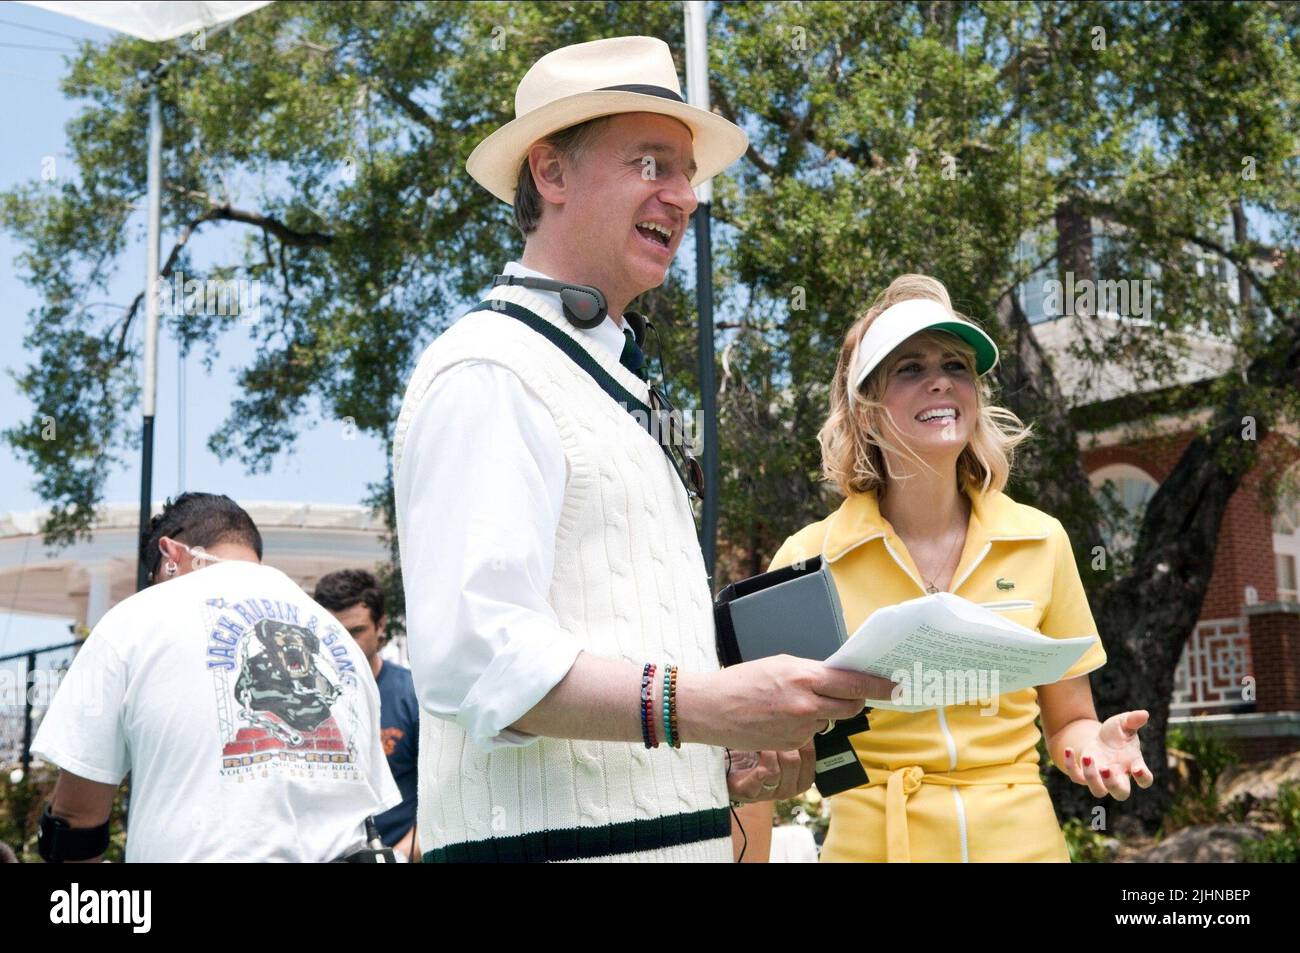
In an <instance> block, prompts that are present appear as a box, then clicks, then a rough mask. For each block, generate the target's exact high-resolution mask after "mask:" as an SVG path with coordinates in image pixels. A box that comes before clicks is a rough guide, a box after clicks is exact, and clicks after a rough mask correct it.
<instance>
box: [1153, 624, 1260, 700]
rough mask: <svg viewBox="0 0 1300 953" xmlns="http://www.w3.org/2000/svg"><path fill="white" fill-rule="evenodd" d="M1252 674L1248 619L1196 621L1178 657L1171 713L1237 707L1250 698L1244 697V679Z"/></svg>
mask: <svg viewBox="0 0 1300 953" xmlns="http://www.w3.org/2000/svg"><path fill="white" fill-rule="evenodd" d="M1251 674H1253V673H1252V672H1251V659H1250V632H1249V630H1248V629H1247V628H1246V620H1245V619H1244V618H1240V619H1207V620H1204V621H1202V622H1200V623H1198V624H1197V626H1196V630H1195V631H1194V632H1193V633H1192V637H1191V638H1190V639H1188V640H1187V644H1186V645H1185V646H1184V647H1183V654H1182V657H1181V658H1179V660H1178V668H1177V669H1175V671H1174V695H1173V698H1172V699H1171V700H1170V703H1169V709H1170V713H1171V714H1181V713H1184V712H1187V711H1190V710H1191V709H1194V708H1235V707H1238V706H1240V705H1242V704H1243V703H1245V702H1246V701H1247V699H1245V698H1243V697H1242V679H1243V678H1245V677H1246V676H1247V675H1251Z"/></svg>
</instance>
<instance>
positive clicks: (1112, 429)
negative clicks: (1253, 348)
mask: <svg viewBox="0 0 1300 953" xmlns="http://www.w3.org/2000/svg"><path fill="white" fill-rule="evenodd" d="M1121 324H1124V325H1128V326H1127V327H1124V328H1122V329H1121V327H1120V326H1121ZM1085 326H1086V327H1087V328H1088V330H1087V331H1085V332H1083V333H1096V334H1098V335H1099V336H1105V335H1108V334H1120V333H1126V334H1131V333H1132V331H1133V329H1132V327H1131V322H1124V321H1122V320H1121V319H1118V318H1116V317H1113V316H1112V317H1090V318H1088V319H1086V322H1084V324H1083V325H1081V323H1080V322H1079V321H1077V320H1071V319H1066V318H1057V319H1049V320H1045V321H1040V322H1038V323H1036V324H1035V326H1034V327H1035V332H1036V336H1037V337H1038V339H1039V341H1040V343H1042V344H1043V346H1044V349H1045V350H1046V351H1047V353H1048V354H1049V355H1051V356H1052V358H1053V365H1054V367H1055V368H1056V369H1057V373H1058V377H1059V379H1060V382H1061V385H1062V388H1063V390H1064V391H1065V393H1066V394H1067V395H1068V397H1069V400H1070V403H1071V407H1072V411H1071V412H1072V415H1073V416H1074V417H1075V419H1076V421H1084V422H1087V421H1091V422H1092V424H1091V429H1089V426H1088V424H1087V423H1085V424H1084V425H1083V426H1082V427H1081V429H1080V451H1081V456H1082V462H1083V465H1084V468H1085V470H1086V471H1087V473H1088V475H1089V479H1090V481H1091V482H1092V485H1093V487H1094V490H1096V491H1098V492H1100V491H1101V489H1102V487H1103V486H1104V485H1105V484H1106V483H1107V482H1109V483H1110V484H1111V487H1112V488H1113V490H1114V494H1115V496H1116V497H1117V499H1118V501H1119V502H1120V504H1121V505H1122V507H1123V509H1124V510H1125V511H1127V514H1128V518H1129V522H1130V525H1133V524H1134V522H1135V521H1136V520H1137V519H1138V518H1139V517H1140V515H1141V512H1142V509H1143V507H1144V506H1145V504H1146V502H1147V501H1148V500H1149V499H1150V498H1151V496H1152V495H1153V494H1154V493H1155V490H1156V488H1157V487H1158V486H1159V485H1160V483H1161V482H1163V481H1164V480H1165V479H1166V478H1167V477H1168V475H1169V473H1170V472H1171V471H1172V470H1173V468H1174V466H1175V465H1176V463H1177V461H1178V459H1179V457H1180V456H1181V455H1182V453H1183V451H1184V450H1185V449H1186V447H1187V445H1188V443H1189V442H1190V440H1191V439H1192V437H1193V435H1194V432H1195V428H1196V426H1197V425H1199V424H1200V423H1202V422H1203V421H1205V420H1207V419H1208V417H1209V411H1208V409H1207V408H1206V407H1205V406H1203V404H1202V405H1200V406H1198V402H1197V400H1196V398H1195V396H1192V397H1191V398H1190V399H1189V398H1188V396H1187V389H1186V387H1185V386H1184V385H1186V384H1189V383H1190V384H1195V383H1196V382H1198V381H1205V380H1208V379H1211V378H1214V377H1217V376H1219V375H1221V374H1223V373H1228V372H1230V370H1231V368H1232V366H1233V363H1232V362H1233V349H1232V348H1231V346H1230V345H1229V344H1227V343H1226V342H1224V341H1222V340H1219V339H1215V338H1213V337H1211V336H1208V335H1197V336H1196V337H1195V340H1192V341H1191V342H1190V347H1189V354H1188V358H1187V360H1186V361H1185V362H1184V364H1183V366H1181V367H1178V368H1176V369H1175V372H1174V374H1173V377H1174V378H1175V379H1176V382H1177V384H1178V385H1180V386H1181V387H1182V390H1181V393H1182V394H1183V396H1182V397H1181V406H1180V407H1179V406H1175V407H1174V408H1173V409H1171V408H1170V407H1169V406H1167V405H1166V404H1165V402H1164V400H1163V398H1164V397H1165V396H1167V395H1168V394H1169V393H1171V392H1172V391H1170V390H1169V389H1168V388H1158V387H1151V386H1149V385H1146V384H1145V382H1143V381H1139V380H1135V379H1132V378H1130V377H1127V376H1126V374H1125V373H1124V372H1123V371H1122V370H1120V369H1117V368H1106V369H1104V370H1103V371H1101V372H1098V371H1097V370H1095V369H1090V368H1087V367H1086V366H1085V365H1083V364H1081V363H1080V362H1078V361H1072V360H1070V359H1069V358H1068V357H1067V355H1068V352H1069V342H1070V341H1071V340H1072V339H1074V338H1077V336H1078V335H1079V334H1080V333H1081V330H1080V329H1081V327H1085ZM1191 393H1192V394H1193V395H1194V394H1195V391H1192V392H1191ZM1154 406H1160V407H1163V408H1164V410H1163V412H1162V413H1160V414H1159V415H1157V416H1151V415H1149V414H1146V413H1144V412H1143V411H1145V410H1147V409H1149V408H1150V407H1154ZM1251 436H1252V435H1251V432H1250V430H1249V421H1248V420H1247V421H1243V439H1251ZM1295 437H1296V435H1295V434H1292V433H1281V434H1279V433H1272V434H1269V435H1268V436H1266V437H1265V438H1264V439H1263V440H1262V441H1261V443H1260V445H1259V448H1258V449H1259V455H1258V461H1259V462H1258V464H1257V465H1256V466H1255V468H1254V469H1253V470H1251V471H1250V472H1249V473H1247V474H1246V475H1245V477H1244V478H1243V480H1242V484H1241V486H1240V487H1239V488H1238V490H1237V492H1236V493H1235V494H1234V495H1233V497H1232V499H1231V500H1230V501H1229V503H1228V508H1227V510H1226V512H1225V513H1224V518H1223V522H1222V525H1221V527H1220V530H1219V538H1218V544H1217V546H1216V547H1215V551H1214V553H1213V554H1212V558H1213V572H1212V575H1211V578H1210V584H1209V588H1208V589H1207V591H1206V595H1205V601H1204V603H1203V604H1202V607H1201V613H1200V621H1199V622H1198V624H1197V627H1196V629H1195V631H1194V632H1192V633H1191V634H1190V636H1189V638H1188V641H1187V644H1186V647H1185V648H1184V650H1183V656H1182V658H1181V660H1180V662H1179V666H1178V670H1177V673H1176V676H1175V691H1174V697H1173V699H1172V702H1171V712H1170V715H1171V722H1170V724H1171V726H1173V725H1178V726H1182V727H1184V728H1187V729H1193V730H1196V731H1199V732H1202V733H1204V734H1207V735H1210V736H1212V737H1216V738H1218V739H1220V740H1223V741H1225V742H1226V743H1228V744H1230V745H1231V746H1232V747H1233V748H1234V749H1236V750H1237V751H1238V753H1239V754H1240V755H1241V756H1242V758H1243V760H1246V761H1253V760H1259V759H1264V758H1272V757H1276V756H1278V755H1281V754H1285V753H1288V752H1291V751H1296V750H1300V593H1298V592H1297V566H1300V492H1298V491H1297V489H1296V487H1297V486H1300V462H1298V461H1300V451H1297V448H1296V440H1295ZM1270 478H1272V479H1278V480H1279V482H1280V484H1281V487H1282V492H1281V493H1279V494H1278V497H1277V505H1276V506H1275V507H1272V508H1271V507H1270V504H1269V502H1268V499H1267V494H1266V492H1265V487H1266V484H1267V482H1268V481H1269V480H1270ZM1274 510H1275V512H1274ZM1117 535H1119V536H1121V537H1122V536H1123V535H1124V533H1123V532H1122V530H1121V531H1120V532H1119V533H1118V534H1117ZM1132 542H1133V540H1132V539H1131V537H1130V538H1128V539H1120V540H1119V541H1118V545H1120V546H1123V545H1131V544H1132Z"/></svg>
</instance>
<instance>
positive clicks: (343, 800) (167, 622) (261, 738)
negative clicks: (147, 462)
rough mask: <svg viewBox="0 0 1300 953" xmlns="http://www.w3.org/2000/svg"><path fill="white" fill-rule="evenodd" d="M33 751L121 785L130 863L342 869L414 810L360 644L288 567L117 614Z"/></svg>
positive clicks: (68, 682)
mask: <svg viewBox="0 0 1300 953" xmlns="http://www.w3.org/2000/svg"><path fill="white" fill-rule="evenodd" d="M32 751H33V752H34V753H35V754H36V755H37V756H38V757H40V758H43V759H44V760H45V761H48V762H51V763H53V764H56V765H58V766H59V767H60V768H62V769H64V770H66V771H70V772H71V773H73V774H76V775H80V776H81V777H83V778H88V779H89V780H91V781H99V782H102V783H104V784H118V783H119V782H120V781H121V780H122V778H123V776H125V775H126V773H127V772H128V771H129V772H131V809H130V818H129V820H128V829H127V840H126V859H127V860H128V861H271V860H280V861H327V860H332V859H334V858H335V857H338V856H339V855H340V854H343V853H345V852H346V851H347V850H349V849H350V848H352V847H355V846H358V845H360V844H361V842H362V841H364V821H365V818H366V816H367V815H370V814H379V813H381V812H382V811H384V810H386V809H387V808H390V807H393V806H394V805H396V804H399V803H400V802H401V800H402V798H401V794H400V793H399V792H398V790H397V785H395V784H394V783H393V778H392V775H391V773H390V772H389V770H388V761H387V759H386V758H385V757H384V749H383V745H382V743H381V741H380V737H379V690H378V689H377V688H376V687H375V679H374V676H373V675H372V674H371V672H370V666H369V665H368V664H367V663H366V660H365V656H364V655H363V654H362V652H361V650H360V649H359V648H357V645H356V643H355V642H354V641H353V640H352V637H351V636H350V635H348V633H347V631H346V630H345V629H344V628H343V627H342V626H340V625H339V624H338V622H337V621H335V619H334V617H333V616H332V615H330V613H329V612H327V611H326V610H325V609H322V608H321V607H320V606H318V605H317V604H316V603H315V602H313V601H312V600H311V599H310V598H309V597H308V596H307V594H306V593H304V592H303V591H302V589H301V588H299V587H298V585H297V584H296V583H294V581H293V580H292V579H290V578H289V577H288V576H286V575H285V574H284V573H282V572H280V571H279V570H278V569H272V568H271V567H270V566H263V565H259V564H257V563H251V562H221V563H214V564H212V565H210V566H207V567H205V568H203V569H199V570H197V571H196V572H192V573H188V574H186V575H184V576H181V577H179V578H177V579H172V580H169V581H167V582H164V583H161V584H158V585H155V586H151V587H150V588H148V589H146V590H144V591H143V592H139V593H137V594H135V595H133V596H131V597H130V598H128V599H125V600H123V601H122V602H121V603H119V604H118V605H116V606H114V607H113V609H111V610H110V611H109V612H108V613H107V614H106V615H105V616H104V618H103V619H102V620H101V621H100V622H99V624H98V625H96V626H95V628H94V631H93V632H91V634H90V637H89V638H88V639H87V640H86V643H85V645H83V646H82V647H81V650H80V651H79V652H78V653H77V657H76V659H75V660H74V661H73V663H72V667H71V668H70V669H69V671H68V673H67V675H66V677H65V678H64V680H63V682H62V684H61V685H60V686H59V690H58V692H57V693H56V694H55V697H54V700H53V702H52V703H51V705H50V709H49V711H48V712H47V713H46V715H45V718H44V720H43V721H42V722H41V726H40V731H39V732H38V733H37V735H36V739H35V741H34V742H33V743H32Z"/></svg>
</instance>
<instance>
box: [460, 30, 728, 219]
mask: <svg viewBox="0 0 1300 953" xmlns="http://www.w3.org/2000/svg"><path fill="white" fill-rule="evenodd" d="M634 112H647V113H659V114H660V115H663V116H671V117H673V118H674V119H678V120H680V121H681V122H683V123H685V124H686V126H687V127H688V128H689V129H690V130H691V138H692V139H693V140H694V148H695V163H696V166H697V171H696V173H695V177H694V178H693V179H692V180H691V185H692V186H696V185H699V184H700V183H701V182H704V181H706V180H707V179H710V178H712V177H713V176H715V175H717V174H718V173H719V172H721V171H722V170H723V169H725V168H726V167H727V166H729V165H731V163H733V162H735V161H736V160H737V159H739V158H740V157H741V155H743V154H744V152H745V148H746V146H748V144H749V138H748V137H747V136H746V135H745V133H744V130H742V129H741V128H740V127H739V126H737V125H735V124H734V123H731V122H728V121H727V120H726V119H723V118H722V117H721V116H715V115H714V114H713V113H711V112H709V111H707V110H704V109H699V108H698V107H695V106H691V105H688V104H687V103H686V102H685V101H684V100H683V99H682V90H681V86H680V85H678V82H677V68H676V67H675V66H674V65H673V55H672V52H671V51H670V50H669V49H668V44H667V43H665V42H664V41H663V40H659V39H656V38H654V37H652V36H618V37H613V38H611V39H607V40H593V41H591V42H590V43H578V44H575V45H574V46H565V47H561V48H560V49H558V50H553V51H552V52H550V53H547V54H546V55H545V56H543V57H542V58H541V59H540V60H538V61H537V62H536V63H534V64H533V65H532V68H531V69H529V70H528V72H527V73H525V74H524V78H523V79H522V80H520V82H519V88H518V89H517V90H516V91H515V118H514V119H513V120H511V121H510V122H508V123H506V124H505V125H504V126H502V127H501V128H500V129H498V130H496V131H495V132H493V133H492V134H491V135H490V136H488V137H487V138H486V139H484V140H483V141H482V142H480V143H479V144H478V145H477V146H476V147H475V148H474V151H473V152H471V153H470V156H469V158H468V159H467V160H466V161H465V168H466V170H468V172H469V174H470V175H472V176H473V177H474V181H476V182H478V184H479V185H481V186H483V188H485V189H487V190H488V191H489V192H491V193H492V194H493V195H495V196H496V197H497V198H499V199H500V200H501V201H503V202H506V203H508V204H510V205H513V204H514V199H515V185H516V184H517V183H518V181H519V167H520V165H521V164H522V163H523V161H524V157H525V156H527V154H528V149H529V147H530V146H532V144H533V143H535V142H537V141H538V140H539V139H544V138H546V136H548V135H550V134H551V133H553V132H558V131H560V130H561V129H567V128H568V127H569V126H575V125H577V124H578V123H580V122H586V121H587V120H588V119H596V118H598V117H600V116H610V115H614V114H615V113H634Z"/></svg>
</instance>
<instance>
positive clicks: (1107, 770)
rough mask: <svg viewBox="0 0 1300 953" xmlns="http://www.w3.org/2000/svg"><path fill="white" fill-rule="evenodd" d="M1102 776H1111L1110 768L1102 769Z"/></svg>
mask: <svg viewBox="0 0 1300 953" xmlns="http://www.w3.org/2000/svg"><path fill="white" fill-rule="evenodd" d="M1101 776H1102V777H1103V778H1108V777H1110V768H1103V769H1102V772H1101Z"/></svg>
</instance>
